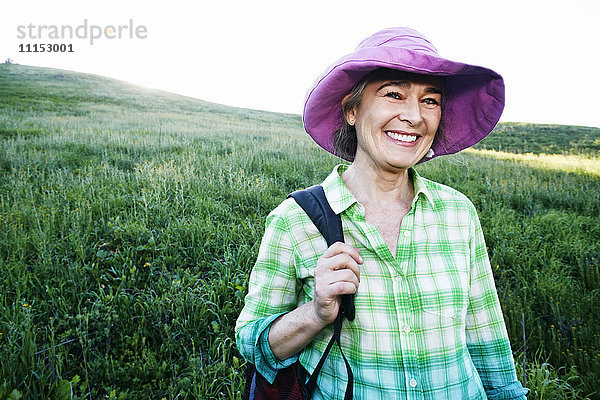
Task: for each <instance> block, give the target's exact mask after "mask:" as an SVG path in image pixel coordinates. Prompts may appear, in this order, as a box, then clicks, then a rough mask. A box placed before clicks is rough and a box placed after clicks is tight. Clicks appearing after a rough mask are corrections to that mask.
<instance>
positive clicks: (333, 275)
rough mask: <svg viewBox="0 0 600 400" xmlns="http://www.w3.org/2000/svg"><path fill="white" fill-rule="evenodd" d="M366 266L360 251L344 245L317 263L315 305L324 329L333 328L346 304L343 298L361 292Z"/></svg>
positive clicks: (330, 250)
mask: <svg viewBox="0 0 600 400" xmlns="http://www.w3.org/2000/svg"><path fill="white" fill-rule="evenodd" d="M362 263H363V259H362V257H361V256H360V253H359V251H358V249H357V248H356V247H352V246H349V245H347V244H345V243H342V242H337V243H334V244H332V245H331V246H330V247H329V248H328V249H327V250H326V251H325V253H324V254H323V255H322V256H321V257H320V258H319V260H318V261H317V267H316V268H315V271H314V276H315V296H314V298H313V300H312V304H313V310H314V313H315V317H316V318H317V320H318V321H320V322H321V323H322V324H323V326H326V325H329V324H331V323H332V322H333V321H334V320H335V318H336V317H337V314H338V311H339V309H340V303H341V301H342V299H341V297H340V296H341V295H343V294H354V293H356V291H357V290H358V285H359V282H360V270H359V268H358V266H359V265H360V264H362Z"/></svg>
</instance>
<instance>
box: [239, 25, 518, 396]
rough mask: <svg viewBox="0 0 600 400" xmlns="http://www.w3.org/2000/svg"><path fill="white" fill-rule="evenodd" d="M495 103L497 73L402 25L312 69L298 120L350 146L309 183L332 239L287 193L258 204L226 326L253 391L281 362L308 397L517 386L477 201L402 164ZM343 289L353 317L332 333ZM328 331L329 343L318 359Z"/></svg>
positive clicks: (487, 128) (455, 145) (423, 157)
mask: <svg viewBox="0 0 600 400" xmlns="http://www.w3.org/2000/svg"><path fill="white" fill-rule="evenodd" d="M503 107H504V83H503V80H502V78H501V77H500V76H499V75H498V74H496V73H495V72H493V71H491V70H489V69H486V68H482V67H477V66H472V65H468V64H462V63H457V62H453V61H450V60H446V59H443V58H441V57H440V56H439V55H438V54H437V51H436V50H435V48H434V47H433V45H432V44H431V43H430V42H429V41H427V40H426V39H425V38H424V37H423V36H422V35H421V34H420V33H418V32H416V31H414V30H412V29H408V28H391V29H386V30H383V31H380V32H378V33H376V34H375V35H373V36H371V37H369V38H367V39H365V40H364V41H363V42H362V43H361V44H360V45H359V46H358V48H357V49H356V51H355V52H353V53H351V54H349V55H347V56H345V57H343V58H342V59H340V60H338V62H336V63H335V64H334V65H333V66H332V67H330V68H329V69H328V70H327V71H326V72H325V73H324V74H323V75H322V76H321V77H320V78H319V79H318V80H317V82H316V84H315V86H314V87H313V88H312V90H311V91H309V94H308V97H307V100H306V104H305V108H304V115H303V121H304V127H305V129H306V131H307V132H308V133H309V135H310V136H311V137H312V138H313V139H314V140H315V141H316V142H317V143H318V144H319V145H320V146H322V147H323V148H325V149H326V150H327V151H329V152H331V153H333V154H336V155H339V156H341V157H343V158H345V159H346V160H348V161H351V162H352V163H351V165H349V166H348V165H338V166H337V167H336V168H335V169H334V171H332V173H331V174H330V175H329V176H328V177H327V178H326V179H325V181H324V182H323V183H322V187H323V190H324V193H325V197H326V200H327V202H328V203H329V204H330V205H331V208H332V210H333V212H335V213H336V214H337V215H339V217H340V219H341V223H342V228H343V233H344V243H341V242H337V243H334V244H332V245H331V246H328V245H327V242H326V241H325V239H324V238H323V236H321V234H320V233H319V231H318V229H317V228H316V227H315V225H314V224H313V223H312V222H311V220H310V219H309V217H308V216H307V215H306V214H305V213H304V212H303V210H302V209H301V208H300V206H299V205H298V204H296V203H295V201H294V200H293V199H291V198H290V199H287V200H285V201H284V202H283V203H281V205H279V206H278V207H277V208H276V209H275V210H274V211H273V212H271V214H269V216H268V218H267V228H266V231H265V235H264V237H263V241H262V243H261V246H260V250H259V254H258V258H257V260H256V264H255V266H254V268H253V270H252V274H251V276H250V283H249V287H248V295H247V296H246V302H245V306H244V309H243V310H242V313H241V315H240V317H239V318H238V321H237V326H236V339H237V344H238V347H239V350H240V353H241V354H242V355H243V356H244V357H245V358H246V359H247V360H248V361H249V362H250V363H252V364H254V365H255V367H256V370H257V371H258V373H259V374H260V375H258V378H257V377H256V376H255V380H254V381H253V382H254V384H253V386H252V388H251V391H250V396H251V397H252V396H253V394H256V393H259V394H260V393H263V392H261V391H260V390H261V388H262V387H263V386H262V385H263V384H264V385H268V384H269V383H273V382H275V378H276V377H278V376H282V375H279V371H281V370H285V371H289V369H290V368H291V369H292V370H293V371H296V372H297V373H296V372H293V373H292V374H286V375H285V376H286V377H288V378H290V377H292V378H293V377H297V378H298V379H299V381H300V386H302V385H303V384H305V383H306V382H308V383H307V388H308V390H307V391H304V395H305V397H311V396H312V398H315V399H338V398H345V399H350V398H354V399H369V400H371V399H391V398H420V399H431V400H433V399H436V400H438V399H485V398H488V397H489V398H491V397H494V398H502V399H524V398H525V395H526V394H527V390H526V389H523V387H522V386H521V384H520V383H519V381H518V380H517V378H516V374H515V367H514V362H513V358H512V352H511V348H510V343H509V341H508V335H507V332H506V328H505V325H504V319H503V316H502V310H501V308H500V303H499V301H498V296H497V294H496V288H495V284H494V279H493V275H492V270H491V267H490V262H489V259H488V255H487V252H486V245H485V241H484V238H483V233H482V230H481V226H480V224H479V219H478V218H477V212H476V210H475V208H474V206H473V204H472V203H471V202H470V201H469V200H468V199H467V198H466V197H465V196H464V195H462V194H461V193H459V192H457V191H455V190H453V189H451V188H449V187H447V186H444V185H440V184H438V183H435V182H432V181H429V180H427V179H425V178H423V177H421V176H420V175H419V174H417V172H416V171H415V170H414V169H413V168H412V167H413V166H415V165H416V164H417V163H420V162H425V161H427V160H430V159H432V158H434V157H437V156H440V155H445V154H452V153H456V152H458V151H461V150H463V149H466V148H468V147H470V146H472V145H473V144H475V143H477V142H478V141H480V140H481V139H483V138H484V137H485V136H487V135H488V134H489V133H490V132H491V130H492V129H493V128H494V126H495V125H496V123H497V122H498V119H499V118H500V115H501V113H502V110H503ZM441 127H443V129H440V128H441ZM344 295H353V296H354V302H355V313H353V315H355V318H353V319H352V320H348V321H345V322H344V324H343V330H342V334H341V336H339V335H340V333H339V332H340V331H339V326H340V325H341V321H342V319H341V318H343V317H340V315H344V314H345V315H347V314H346V311H347V310H346V308H345V307H346V306H345V305H344V306H343V307H342V298H341V297H342V296H344ZM334 321H335V323H334ZM332 324H333V327H332ZM334 327H335V328H334ZM332 335H335V336H334V337H337V336H339V338H340V339H339V340H340V342H341V349H342V351H343V353H342V352H338V353H329V356H328V358H327V359H321V354H323V352H324V350H325V348H329V347H328V343H329V345H331V344H332V342H331V341H330V340H331V337H332ZM326 354H327V352H326ZM344 354H345V355H347V358H346V357H345V356H344ZM319 371H320V372H319ZM342 371H348V373H347V375H345V374H344V373H343V372H342ZM261 376H262V377H264V379H266V381H267V383H264V379H262V380H261V378H260V377H261ZM277 382H278V383H276V384H279V383H281V381H277ZM314 382H316V387H313V383H314ZM310 391H312V393H308V392H310ZM267 392H268V390H267ZM298 393H299V392H298ZM257 398H259V396H257Z"/></svg>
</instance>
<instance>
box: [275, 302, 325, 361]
mask: <svg viewBox="0 0 600 400" xmlns="http://www.w3.org/2000/svg"><path fill="white" fill-rule="evenodd" d="M326 325H327V324H324V323H323V322H322V321H320V320H319V318H318V317H317V315H316V314H315V311H314V305H313V302H312V301H310V302H308V303H306V304H303V305H302V306H300V307H298V308H296V309H295V310H294V311H290V312H289V313H287V314H284V315H282V316H281V317H279V318H277V319H276V320H275V321H274V322H273V324H272V325H271V329H270V331H269V346H270V347H271V351H272V352H273V355H274V356H275V357H276V358H277V359H278V360H285V359H287V358H289V357H291V356H293V355H294V354H296V353H298V352H299V351H300V350H302V349H304V348H305V347H306V345H308V344H309V343H310V342H311V341H312V340H313V338H314V337H315V336H316V335H317V333H319V332H320V331H321V330H322V329H323V328H324V327H325V326H326Z"/></svg>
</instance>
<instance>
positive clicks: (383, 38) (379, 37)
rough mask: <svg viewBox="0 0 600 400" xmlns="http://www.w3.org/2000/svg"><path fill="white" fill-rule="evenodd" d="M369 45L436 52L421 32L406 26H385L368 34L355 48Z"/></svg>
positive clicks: (358, 48)
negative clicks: (385, 27)
mask: <svg viewBox="0 0 600 400" xmlns="http://www.w3.org/2000/svg"><path fill="white" fill-rule="evenodd" d="M369 47H395V48H401V49H406V50H411V51H424V52H427V53H435V54H437V49H436V48H435V46H434V45H433V43H431V42H430V41H429V40H427V38H425V36H424V35H423V34H421V33H420V32H418V31H416V30H414V29H411V28H406V27H396V28H387V29H383V30H380V31H379V32H377V33H375V34H373V35H371V36H369V37H368V38H366V39H365V40H363V41H362V42H360V44H359V45H358V46H357V47H356V50H360V49H363V48H369Z"/></svg>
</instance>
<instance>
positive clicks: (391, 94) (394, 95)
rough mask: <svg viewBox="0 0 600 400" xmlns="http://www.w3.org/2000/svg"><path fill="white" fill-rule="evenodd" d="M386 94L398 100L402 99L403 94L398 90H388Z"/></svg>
mask: <svg viewBox="0 0 600 400" xmlns="http://www.w3.org/2000/svg"><path fill="white" fill-rule="evenodd" d="M385 96H386V97H390V98H392V99H396V100H402V96H401V95H400V93H398V92H388V93H386V94H385Z"/></svg>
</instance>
